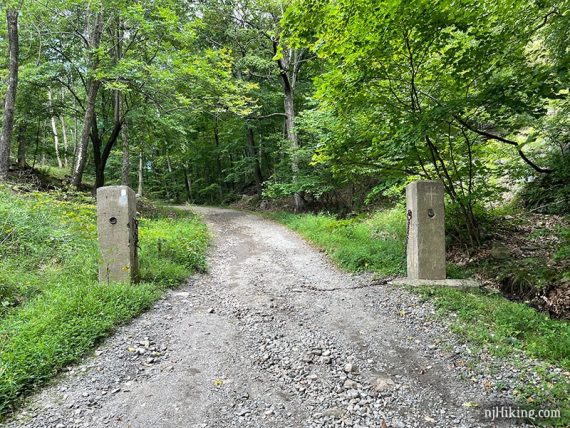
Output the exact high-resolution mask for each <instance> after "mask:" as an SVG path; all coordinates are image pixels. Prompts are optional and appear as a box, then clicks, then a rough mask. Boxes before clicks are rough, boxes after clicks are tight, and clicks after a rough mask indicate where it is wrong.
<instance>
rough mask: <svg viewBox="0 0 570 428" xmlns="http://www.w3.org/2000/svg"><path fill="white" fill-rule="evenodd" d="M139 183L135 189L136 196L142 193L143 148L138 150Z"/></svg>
mask: <svg viewBox="0 0 570 428" xmlns="http://www.w3.org/2000/svg"><path fill="white" fill-rule="evenodd" d="M138 172H139V174H138V175H139V177H138V178H139V184H138V189H137V196H138V197H139V198H142V195H143V149H142V148H141V151H140V152H139V171H138Z"/></svg>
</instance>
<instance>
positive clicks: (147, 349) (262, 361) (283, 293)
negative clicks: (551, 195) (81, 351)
mask: <svg viewBox="0 0 570 428" xmlns="http://www.w3.org/2000/svg"><path fill="white" fill-rule="evenodd" d="M192 209H194V210H196V211H197V212H199V213H200V214H202V215H203V216H204V218H205V220H206V222H207V223H208V225H209V227H210V229H211V231H212V233H213V234H214V236H215V238H214V244H213V247H212V249H211V253H210V256H209V266H210V273H209V274H205V275H200V276H196V277H193V278H192V279H191V280H189V282H188V284H187V285H185V286H183V287H181V288H179V289H177V290H173V291H170V292H168V294H167V295H166V296H165V298H164V299H162V300H160V301H159V302H157V304H156V305H155V307H154V308H153V309H152V310H150V311H148V312H147V313H145V314H144V315H142V316H141V317H139V318H138V319H136V320H134V321H133V322H132V323H130V324H128V325H126V326H124V327H122V328H120V329H119V330H118V331H117V332H116V333H115V334H114V335H113V336H112V337H110V338H109V339H108V340H106V341H105V342H104V343H102V344H101V345H100V346H99V347H98V349H97V350H96V351H95V353H94V355H92V356H90V357H88V358H86V359H85V360H84V361H83V363H82V364H81V365H78V366H75V367H73V368H72V369H70V370H69V371H68V372H66V373H64V374H63V375H62V376H60V377H59V378H58V379H57V380H56V382H54V384H53V385H51V386H49V387H47V388H45V389H43V390H42V391H41V392H39V393H38V394H36V395H35V396H34V397H32V398H31V399H30V400H29V402H28V404H27V405H26V406H25V407H24V409H23V410H21V411H20V412H19V413H18V414H17V415H16V417H15V418H14V419H13V420H12V421H10V422H8V423H7V426H10V427H16V426H27V427H57V428H63V427H76V426H77V427H100V426H105V427H106V426H109V427H133V428H142V427H233V426H239V427H334V426H350V427H383V426H387V427H389V428H399V427H402V428H403V427H438V428H441V427H484V426H494V425H491V424H488V423H486V422H484V421H483V420H481V419H480V413H481V411H480V409H478V408H476V407H473V406H474V404H473V403H474V402H482V401H484V402H488V401H491V402H492V401H501V400H502V401H504V400H506V399H508V398H509V390H506V391H502V392H500V393H499V392H497V391H496V389H495V387H494V382H493V379H492V378H488V377H487V376H486V375H483V374H474V373H473V372H471V371H469V369H467V368H466V367H465V364H464V363H463V362H462V360H463V356H464V355H465V356H467V355H468V354H469V352H470V351H469V349H468V348H467V347H466V346H465V345H461V344H459V343H457V342H454V339H453V335H452V334H451V333H449V331H448V330H447V329H446V327H445V326H443V325H441V324H440V323H439V322H437V321H435V320H434V316H433V314H434V309H433V307H432V306H431V305H430V304H429V303H422V302H420V301H419V299H418V298H417V297H416V296H414V295H412V294H409V293H408V292H407V291H405V290H404V289H401V288H397V287H393V286H389V285H384V286H375V287H371V288H361V289H350V288H351V287H355V286H358V285H362V284H364V283H366V282H367V281H368V282H369V281H370V277H367V276H352V275H349V274H347V273H343V272H341V271H339V270H338V269H336V268H335V267H333V266H332V265H331V264H330V263H329V262H328V261H327V260H326V258H325V257H324V256H323V255H322V254H321V253H320V252H319V251H317V250H315V249H314V248H312V247H311V246H309V245H308V244H307V243H305V242H304V241H303V240H302V239H300V238H299V237H298V236H297V235H296V234H295V233H293V232H291V231H289V230H287V229H286V228H285V227H282V226H280V225H277V224H275V223H273V222H270V221H268V220H264V219H261V218H259V217H256V216H253V215H250V214H246V213H242V212H238V211H232V210H225V209H217V208H192ZM311 287H318V288H322V289H333V288H335V289H336V288H339V287H340V288H346V290H342V289H341V290H335V291H330V292H326V291H314V290H312V289H311ZM499 370H501V369H499ZM510 375H511V374H510V373H508V372H505V373H502V372H498V373H496V374H495V375H494V376H495V377H498V378H500V379H503V380H507V381H508V379H509V376H510ZM507 383H508V382H507ZM384 423H385V425H384Z"/></svg>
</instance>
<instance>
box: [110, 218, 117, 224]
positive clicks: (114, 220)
mask: <svg viewBox="0 0 570 428" xmlns="http://www.w3.org/2000/svg"><path fill="white" fill-rule="evenodd" d="M109 223H111V224H117V218H116V217H111V218H110V219H109Z"/></svg>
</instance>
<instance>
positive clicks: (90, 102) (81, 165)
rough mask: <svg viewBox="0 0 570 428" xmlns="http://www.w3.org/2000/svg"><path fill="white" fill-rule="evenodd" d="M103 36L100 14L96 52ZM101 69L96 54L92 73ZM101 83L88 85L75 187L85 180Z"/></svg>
mask: <svg viewBox="0 0 570 428" xmlns="http://www.w3.org/2000/svg"><path fill="white" fill-rule="evenodd" d="M102 35H103V15H102V13H98V14H97V17H96V21H95V25H94V26H93V30H92V32H91V36H90V41H89V45H90V46H89V47H90V48H91V49H92V50H93V51H96V50H97V49H98V48H99V45H100V44H101V37H102ZM98 67H99V55H98V53H97V52H95V53H94V54H93V56H92V58H91V67H90V68H91V71H95V70H96V69H97V68H98ZM99 86H100V82H99V81H98V80H96V79H95V78H93V77H91V78H89V80H88V83H87V100H86V102H85V115H84V117H83V131H82V133H81V140H80V141H79V144H78V146H77V154H76V156H75V162H74V165H73V171H72V174H71V183H72V185H73V186H74V187H76V188H79V186H81V180H82V178H83V171H84V170H85V165H86V163H87V146H88V144H89V134H90V133H91V127H92V125H93V121H94V120H95V102H96V100H97V92H98V91H99Z"/></svg>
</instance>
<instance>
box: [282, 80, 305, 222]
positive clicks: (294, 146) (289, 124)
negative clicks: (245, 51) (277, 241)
mask: <svg viewBox="0 0 570 428" xmlns="http://www.w3.org/2000/svg"><path fill="white" fill-rule="evenodd" d="M282 76H283V74H282ZM283 92H284V94H285V101H284V107H285V124H286V128H287V139H288V140H289V142H290V143H291V171H292V172H293V182H294V183H295V182H296V181H297V177H298V176H299V157H298V154H297V152H298V150H299V139H298V137H297V132H296V131H295V104H294V101H293V88H292V87H291V85H290V84H289V80H288V79H286V78H285V77H283ZM302 208H303V199H302V198H301V194H300V193H299V192H295V211H299V210H301V209H302Z"/></svg>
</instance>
